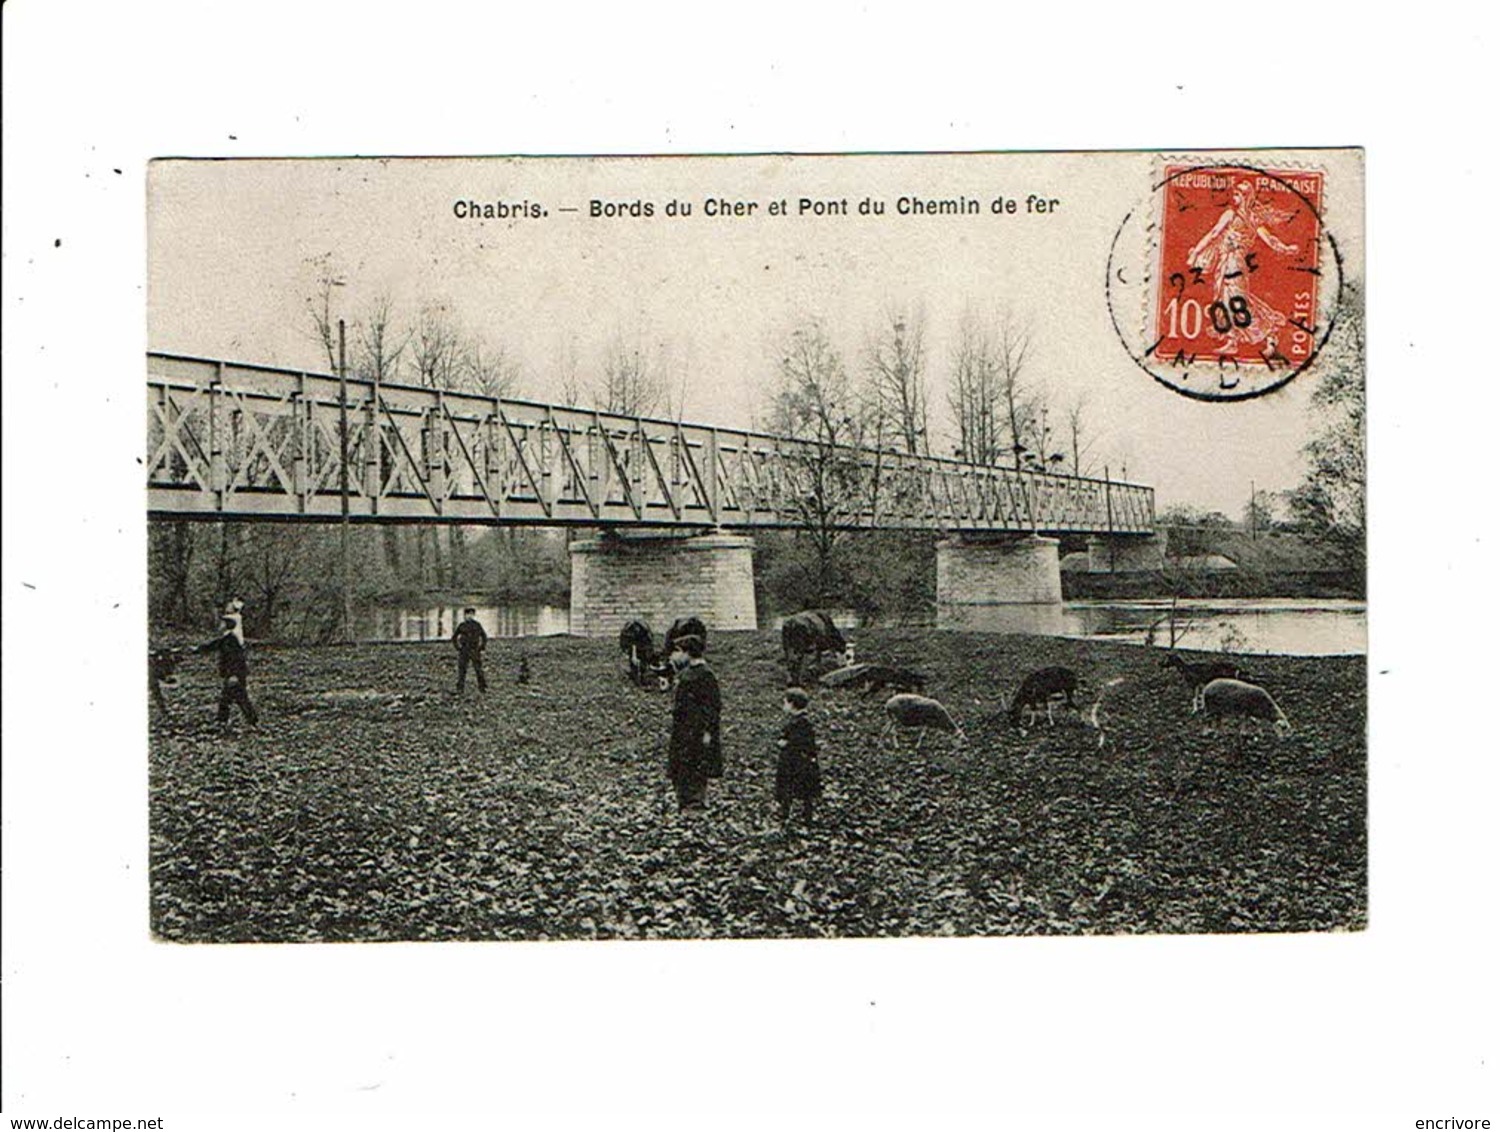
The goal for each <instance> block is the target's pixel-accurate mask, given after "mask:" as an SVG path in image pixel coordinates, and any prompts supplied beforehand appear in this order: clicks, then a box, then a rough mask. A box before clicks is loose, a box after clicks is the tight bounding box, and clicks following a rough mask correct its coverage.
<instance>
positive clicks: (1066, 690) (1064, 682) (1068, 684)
mask: <svg viewBox="0 0 1500 1132" xmlns="http://www.w3.org/2000/svg"><path fill="white" fill-rule="evenodd" d="M1077 691H1078V674H1077V673H1076V672H1074V671H1073V670H1072V669H1071V668H1058V667H1053V668H1038V669H1037V670H1036V671H1035V672H1033V673H1031V674H1030V675H1028V676H1027V677H1026V679H1024V680H1022V681H1021V687H1020V688H1019V689H1018V690H1017V691H1016V694H1015V696H1014V697H1013V698H1012V699H1011V701H1010V710H1009V712H1008V713H1007V717H1008V718H1009V719H1010V723H1011V726H1012V727H1016V728H1020V729H1023V730H1024V729H1025V728H1027V727H1030V726H1031V724H1032V723H1033V722H1034V721H1035V719H1036V713H1037V712H1038V711H1039V710H1045V711H1046V713H1047V722H1048V723H1049V724H1051V723H1052V722H1053V718H1052V707H1053V701H1054V700H1056V699H1059V698H1060V699H1063V700H1064V701H1065V702H1066V704H1067V706H1068V707H1069V708H1071V709H1072V710H1073V711H1075V712H1076V711H1077V710H1078V705H1077V704H1076V703H1075V702H1074V700H1073V696H1074V694H1075V693H1076V692H1077ZM1023 713H1024V714H1025V716H1026V719H1025V722H1024V723H1023V722H1022V718H1021V717H1022V714H1023Z"/></svg>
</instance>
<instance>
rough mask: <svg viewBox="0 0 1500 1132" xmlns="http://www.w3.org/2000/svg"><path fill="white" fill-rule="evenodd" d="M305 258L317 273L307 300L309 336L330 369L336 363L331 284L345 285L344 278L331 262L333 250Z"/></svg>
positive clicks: (336, 329)
mask: <svg viewBox="0 0 1500 1132" xmlns="http://www.w3.org/2000/svg"><path fill="white" fill-rule="evenodd" d="M305 262H307V263H310V264H311V265H312V267H313V270H314V272H315V273H316V284H315V293H314V294H313V295H311V296H310V297H309V298H308V300H307V313H308V316H309V317H310V318H311V319H312V324H313V335H312V336H313V340H314V341H316V342H317V343H318V347H319V348H320V349H321V350H322V351H323V357H324V358H325V359H326V360H327V362H328V369H329V372H330V373H331V372H333V371H334V370H336V369H338V365H339V322H338V315H336V314H335V313H334V310H333V293H334V288H336V287H342V286H343V285H344V280H343V279H342V278H341V277H340V275H339V272H338V270H337V269H336V268H335V266H334V262H333V253H332V252H323V253H322V254H321V255H315V256H311V257H309V259H308V260H306V261H305Z"/></svg>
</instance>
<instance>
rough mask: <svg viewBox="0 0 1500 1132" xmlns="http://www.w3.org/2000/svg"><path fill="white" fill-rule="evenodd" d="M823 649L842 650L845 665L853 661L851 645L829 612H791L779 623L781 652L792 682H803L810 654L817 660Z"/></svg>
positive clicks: (837, 651) (852, 647) (827, 650)
mask: <svg viewBox="0 0 1500 1132" xmlns="http://www.w3.org/2000/svg"><path fill="white" fill-rule="evenodd" d="M825 652H832V653H841V654H842V655H843V662H844V664H846V665H849V664H853V663H854V646H853V645H851V644H849V643H848V642H847V641H845V640H844V635H843V634H842V633H840V632H839V630H838V626H837V625H835V624H834V623H833V618H832V617H830V616H828V614H826V613H823V612H821V611H820V610H813V609H810V610H806V611H804V612H802V613H793V614H792V615H791V616H790V617H788V618H787V619H786V620H785V621H783V622H782V623H781V655H782V660H783V661H784V663H785V664H786V671H787V677H788V678H789V679H790V680H791V681H792V683H794V684H800V683H802V679H803V671H802V668H803V665H804V664H806V663H807V658H808V657H809V655H811V656H812V658H813V659H814V660H816V659H818V658H819V657H821V656H822V655H823V654H824V653H825Z"/></svg>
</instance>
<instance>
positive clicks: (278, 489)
mask: <svg viewBox="0 0 1500 1132" xmlns="http://www.w3.org/2000/svg"><path fill="white" fill-rule="evenodd" d="M146 398H147V413H148V417H147V419H148V425H147V451H148V459H147V509H148V514H149V515H151V516H152V517H154V518H174V519H198V520H226V519H234V520H278V521H290V522H344V521H347V522H351V523H355V522H357V523H462V524H475V525H501V526H507V525H522V524H526V525H535V526H560V527H575V528H581V529H582V530H581V537H580V538H578V539H577V540H575V541H573V542H572V543H570V547H569V548H570V551H571V554H572V564H573V580H572V626H573V632H574V633H575V634H579V635H585V636H602V635H608V634H611V633H614V632H616V631H618V629H619V627H620V625H621V624H623V623H624V622H625V621H626V620H629V619H630V618H632V617H637V616H640V617H645V618H647V619H648V620H651V621H652V622H653V623H659V622H661V621H664V620H669V619H670V618H671V617H673V616H677V615H681V614H686V613H697V614H699V615H701V616H703V618H704V620H705V621H707V622H708V623H709V624H710V625H714V626H717V627H719V628H724V629H753V628H755V596H754V579H753V574H752V565H751V552H752V550H753V547H754V537H753V536H754V532H755V531H756V530H760V529H803V530H806V529H809V528H814V529H821V530H902V529H904V530H928V531H932V532H934V534H935V536H937V546H936V557H937V600H938V624H939V626H940V627H943V626H948V627H963V626H966V625H976V624H979V625H989V626H991V627H997V628H1005V627H1006V623H1007V620H1008V615H1009V614H1011V613H1021V614H1025V616H1024V618H1022V619H1021V621H1024V622H1025V623H1027V624H1034V623H1035V621H1036V614H1037V612H1038V611H1041V612H1042V613H1043V614H1045V612H1046V610H1048V609H1050V608H1055V609H1057V610H1058V612H1059V614H1060V609H1061V600H1062V584H1061V576H1060V573H1059V570H1058V539H1059V538H1060V537H1062V536H1086V537H1087V538H1088V545H1089V556H1090V565H1091V569H1097V570H1113V569H1118V570H1132V569H1134V570H1147V569H1155V568H1159V567H1160V565H1161V563H1162V542H1161V539H1160V537H1159V536H1158V535H1157V532H1156V528H1155V508H1154V493H1153V491H1152V489H1151V488H1149V487H1145V486H1142V485H1140V484H1132V483H1121V482H1118V481H1110V480H1108V479H1089V478H1081V477H1075V476H1067V475H1053V474H1048V473H1041V472H1032V471H1018V470H1013V469H1009V468H996V467H990V466H983V465H976V464H969V463H964V462H962V461H960V460H951V459H945V458H942V457H936V456H926V455H908V454H903V453H898V452H895V451H891V450H881V449H875V448H853V447H846V446H841V445H829V444H819V443H817V442H815V441H809V440H803V439H797V438H793V437H785V436H774V435H769V434H765V433H757V432H747V431H745V430H742V429H727V428H719V427H716V426H713V425H703V424H688V423H684V422H681V421H668V420H659V419H652V418H645V417H630V416H620V415H616V414H611V413H604V412H599V411H596V410H592V409H582V408H576V407H571V406H562V405H549V404H543V403H539V402H534V401H525V400H518V399H513V398H503V397H490V396H485V395H482V394H477V393H473V392H466V391H458V390H444V389H432V388H427V387H421V386H411V385H399V384H393V383H382V382H379V381H369V380H357V379H354V378H342V377H339V376H335V375H331V374H324V373H312V372H304V371H298V370H289V369H280V368H275V367H270V366H260V365H249V364H243V363H238V362H227V361H219V360H213V359H207V358H196V357H188V356H184V355H177V354H163V353H150V354H148V355H147V381H146ZM1021 621H1018V622H1017V623H1018V624H1019V623H1021Z"/></svg>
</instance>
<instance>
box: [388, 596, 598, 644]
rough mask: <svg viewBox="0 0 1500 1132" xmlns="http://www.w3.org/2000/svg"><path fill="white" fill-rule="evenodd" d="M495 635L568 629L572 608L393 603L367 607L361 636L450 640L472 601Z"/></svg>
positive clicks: (476, 614) (560, 632)
mask: <svg viewBox="0 0 1500 1132" xmlns="http://www.w3.org/2000/svg"><path fill="white" fill-rule="evenodd" d="M470 604H472V605H473V607H474V619H475V620H476V621H478V622H479V624H480V625H481V626H482V627H483V628H484V631H485V633H487V634H488V635H489V636H491V637H554V636H559V635H565V634H566V633H567V632H568V610H567V609H566V608H565V607H560V606H555V605H480V604H479V603H478V602H472V603H463V604H458V605H422V606H391V605H378V606H374V607H372V608H370V609H367V610H365V612H364V615H363V616H362V618H361V623H360V634H359V636H360V639H361V640H365V641H446V640H448V639H450V638H451V637H452V636H453V630H454V629H455V628H456V627H457V625H458V623H459V622H460V621H462V620H463V617H464V610H465V609H466V608H467V607H468V605H470Z"/></svg>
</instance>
